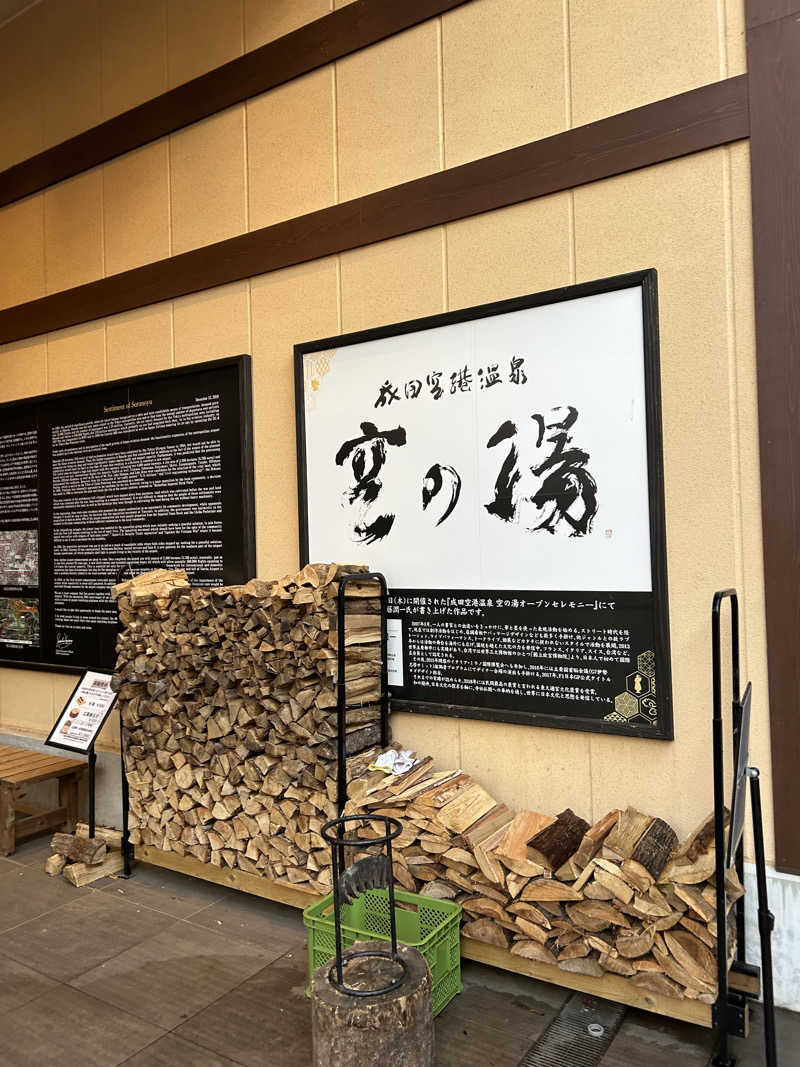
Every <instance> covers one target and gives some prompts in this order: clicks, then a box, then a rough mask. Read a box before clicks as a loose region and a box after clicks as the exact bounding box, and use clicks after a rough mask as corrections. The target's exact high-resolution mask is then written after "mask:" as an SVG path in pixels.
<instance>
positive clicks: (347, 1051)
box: [311, 941, 434, 1067]
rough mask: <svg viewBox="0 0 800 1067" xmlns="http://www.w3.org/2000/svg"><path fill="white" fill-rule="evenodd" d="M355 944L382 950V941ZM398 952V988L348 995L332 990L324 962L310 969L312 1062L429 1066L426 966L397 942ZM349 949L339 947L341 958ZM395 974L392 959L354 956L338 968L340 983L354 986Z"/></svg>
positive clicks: (317, 1066)
mask: <svg viewBox="0 0 800 1067" xmlns="http://www.w3.org/2000/svg"><path fill="white" fill-rule="evenodd" d="M357 948H358V950H359V951H368V950H369V949H370V948H374V949H380V950H381V951H385V948H386V943H385V942H382V941H366V942H360V943H359V944H358V946H357ZM352 951H354V950H350V952H352ZM398 951H399V952H400V955H401V957H402V959H403V961H404V963H405V965H406V968H407V973H406V976H405V978H404V981H403V983H402V985H401V986H400V987H399V988H397V989H395V990H392V991H391V992H389V993H385V994H381V995H380V996H375V997H353V996H350V995H348V994H346V993H343V992H341V991H340V990H338V989H336V987H335V986H333V985H332V984H331V982H330V981H329V980H328V975H329V972H330V968H331V965H330V963H327V964H323V965H322V967H319V968H318V969H317V970H316V971H315V972H314V975H313V977H312V980H311V1031H312V1038H313V1046H314V1052H313V1064H314V1067H331V1065H332V1064H337V1065H339V1067H362V1065H363V1064H365V1063H386V1064H403V1065H404V1067H433V1062H434V1039H433V1015H432V1008H431V978H430V971H429V970H428V965H427V964H426V962H425V960H424V958H423V957H422V955H421V954H420V953H419V952H418V951H417V949H414V948H410V947H409V946H407V945H399V946H398ZM350 952H347V951H346V952H345V960H347V958H348V956H349V954H350ZM396 973H397V965H396V964H393V963H392V962H391V961H390V960H384V959H379V958H375V957H365V958H361V959H358V958H357V959H354V960H352V961H350V962H349V963H347V964H346V966H345V968H344V978H345V982H346V984H347V985H349V986H351V987H354V988H357V989H359V988H360V989H371V988H375V987H376V986H381V985H385V984H387V982H388V981H390V980H391V979H392V978H393V977H394V975H395V974H396Z"/></svg>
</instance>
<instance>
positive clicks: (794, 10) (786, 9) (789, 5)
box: [745, 0, 800, 30]
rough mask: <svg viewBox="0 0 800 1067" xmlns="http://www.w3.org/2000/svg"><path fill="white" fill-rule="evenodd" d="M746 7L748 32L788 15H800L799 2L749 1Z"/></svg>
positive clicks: (795, 0)
mask: <svg viewBox="0 0 800 1067" xmlns="http://www.w3.org/2000/svg"><path fill="white" fill-rule="evenodd" d="M745 7H746V12H747V14H746V21H747V28H748V30H752V29H754V28H755V27H756V26H761V25H763V23H765V22H775V21H776V20H777V19H783V18H786V17H787V16H788V15H798V14H800V3H798V0H747V4H746V5H745Z"/></svg>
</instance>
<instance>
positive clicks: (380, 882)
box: [320, 631, 407, 997]
mask: <svg viewBox="0 0 800 1067" xmlns="http://www.w3.org/2000/svg"><path fill="white" fill-rule="evenodd" d="M341 633H342V631H340V634H341ZM376 819H377V820H379V821H381V822H383V824H384V825H385V827H386V833H385V834H383V835H382V836H380V837H368V838H363V837H359V838H357V839H356V840H355V841H349V840H348V839H347V838H346V837H345V834H346V832H347V823H350V822H367V823H369V822H374V821H375V820H376ZM402 830H403V828H402V826H401V825H400V823H399V822H398V821H397V819H392V818H390V817H389V816H388V815H378V816H375V815H343V816H341V817H340V818H338V819H331V820H330V822H326V823H325V825H324V826H323V827H322V830H321V831H320V832H321V834H322V836H323V837H324V838H325V840H326V841H327V842H328V844H329V845H330V846H331V860H332V864H333V918H334V927H335V930H336V960H335V963H334V964H332V965H331V969H330V974H329V976H328V977H329V981H330V982H331V985H334V986H336V988H337V989H338V990H340V991H341V992H342V993H347V994H348V995H349V996H351V997H377V996H380V995H381V994H383V993H390V992H391V991H392V990H393V989H397V987H398V986H399V985H400V984H401V983H402V982H403V980H404V979H405V976H406V972H407V968H406V964H405V961H404V960H403V958H402V957H401V956H400V954H399V953H398V951H397V921H396V918H395V902H394V875H393V873H392V872H393V868H392V839H393V838H395V837H397V836H398V835H399V834H400V833H402ZM347 845H357V846H358V847H359V848H366V847H368V846H369V845H386V857H385V859H386V862H385V864H383V865H379V866H375V865H373V866H372V867H369V868H368V865H369V864H370V861H371V860H372V859H374V857H369V856H368V857H366V858H365V859H361V860H357V861H356V862H355V863H354V864H353V865H352V867H349V868H348V869H347V871H345V870H344V869H343V866H342V863H341V857H342V856H343V854H344V849H345V847H346V846H347ZM359 868H360V869H361V870H359ZM362 871H363V872H364V873H363V875H362V874H361V872H362ZM345 876H350V884H351V885H352V884H353V883H355V884H357V885H358V886H359V889H360V890H361V891H363V890H366V889H378V888H384V887H385V888H387V889H388V891H389V929H390V935H391V936H390V940H391V946H392V947H391V951H390V950H388V949H387V950H386V951H381V950H380V949H369V950H367V951H363V952H351V953H349V955H348V960H351V959H356V958H359V957H363V956H372V957H376V958H379V959H388V960H392V961H393V962H394V963H396V964H397V965H398V966H399V968H400V973H399V974H398V976H397V977H396V978H394V979H392V981H391V982H389V984H388V985H385V986H382V987H381V988H380V989H352V988H351V987H350V986H347V985H345V983H344V972H343V960H342V916H341V912H342V879H343V878H344V877H345ZM334 966H335V969H336V977H335V978H334V973H333V972H334Z"/></svg>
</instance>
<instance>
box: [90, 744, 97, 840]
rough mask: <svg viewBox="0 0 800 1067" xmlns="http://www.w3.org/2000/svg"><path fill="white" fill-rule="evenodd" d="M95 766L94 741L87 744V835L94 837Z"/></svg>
mask: <svg viewBox="0 0 800 1067" xmlns="http://www.w3.org/2000/svg"><path fill="white" fill-rule="evenodd" d="M96 767H97V753H96V752H95V750H94V741H92V743H91V745H90V746H89V837H92V838H93V837H94V831H95V795H96V787H95V769H96Z"/></svg>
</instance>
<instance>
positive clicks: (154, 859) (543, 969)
mask: <svg viewBox="0 0 800 1067" xmlns="http://www.w3.org/2000/svg"><path fill="white" fill-rule="evenodd" d="M136 858H137V859H139V860H142V861H143V862H144V863H150V864H152V865H153V866H156V867H165V868H167V869H168V870H171V871H179V872H180V873H181V874H189V875H192V876H193V877H195V878H202V879H204V880H205V881H208V882H215V883H216V884H217V885H228V886H232V887H233V888H234V889H239V890H241V891H242V892H245V893H251V894H252V895H254V896H258V897H262V898H263V899H265V900H276V901H279V902H280V903H281V904H288V905H290V906H291V907H294V908H307V907H308V905H309V904H311V903H313V902H314V901H315V900H319V899H321V898H320V896H319V894H317V893H314V892H313V891H311V890H308V889H301V888H300V887H299V886H290V885H285V884H283V883H280V882H274V881H271V880H270V879H268V878H259V877H258V876H257V875H252V874H245V873H244V872H243V871H235V870H224V869H221V868H218V867H212V866H210V865H209V864H206V863H201V862H200V860H197V859H194V858H193V857H191V856H178V855H176V854H175V853H173V852H162V851H161V850H160V849H157V848H153V847H152V846H151V845H137V846H136ZM461 955H462V957H463V958H464V959H468V960H475V961H476V962H478V963H485V964H488V965H489V966H490V967H498V968H500V969H501V970H505V971H513V972H514V973H515V974H524V975H528V976H529V977H530V978H537V979H539V981H542V982H549V983H551V984H553V985H559V986H562V987H563V988H565V989H577V990H579V991H581V992H584V993H589V994H590V995H592V996H597V997H604V998H606V999H608V1000H614V1001H616V1002H618V1003H620V1004H628V1005H630V1006H631V1007H634V1008H639V1009H641V1010H642V1011H649V1012H653V1013H655V1014H657V1015H666V1016H668V1017H669V1018H672V1019H683V1020H685V1021H686V1022H690V1023H694V1024H696V1025H697V1026H705V1027H711V1007H710V1006H709V1005H707V1004H701V1003H700V1002H699V1001H696V1000H688V999H681V1000H674V999H672V998H671V997H662V996H658V995H657V994H655V993H651V992H649V991H648V990H645V989H640V988H638V987H637V986H635V985H633V983H632V982H629V981H627V980H626V979H624V978H620V977H618V976H617V975H613V974H606V975H604V976H603V978H591V977H589V976H587V975H582V974H577V973H574V972H572V971H564V970H562V969H561V968H560V967H551V966H548V965H547V964H542V963H538V962H536V961H534V960H527V959H524V958H523V957H521V956H512V955H511V953H510V952H509V951H507V950H506V949H501V948H497V947H495V946H494V945H487V944H484V943H482V942H480V941H473V940H471V939H470V938H466V937H462V938H461ZM740 977H741V978H742V982H744V983H745V984H746V983H747V982H749V983H750V985H752V982H751V981H750V980H749V979H747V978H746V976H735V975H734V972H731V976H730V985H731V988H737V989H738V988H743V986H740V985H737V984H736V983H737V981H738V980H739V978H740Z"/></svg>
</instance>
